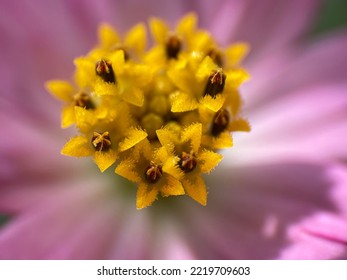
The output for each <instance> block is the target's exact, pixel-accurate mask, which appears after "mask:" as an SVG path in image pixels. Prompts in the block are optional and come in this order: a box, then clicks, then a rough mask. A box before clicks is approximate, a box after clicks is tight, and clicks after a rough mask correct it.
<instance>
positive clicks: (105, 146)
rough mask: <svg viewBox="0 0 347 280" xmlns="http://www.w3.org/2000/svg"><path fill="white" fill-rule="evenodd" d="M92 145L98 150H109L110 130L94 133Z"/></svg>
mask: <svg viewBox="0 0 347 280" xmlns="http://www.w3.org/2000/svg"><path fill="white" fill-rule="evenodd" d="M92 145H93V147H94V149H95V150H96V151H98V152H107V151H108V150H109V149H110V147H111V138H110V134H109V132H108V131H105V132H104V133H98V132H94V133H93V138H92Z"/></svg>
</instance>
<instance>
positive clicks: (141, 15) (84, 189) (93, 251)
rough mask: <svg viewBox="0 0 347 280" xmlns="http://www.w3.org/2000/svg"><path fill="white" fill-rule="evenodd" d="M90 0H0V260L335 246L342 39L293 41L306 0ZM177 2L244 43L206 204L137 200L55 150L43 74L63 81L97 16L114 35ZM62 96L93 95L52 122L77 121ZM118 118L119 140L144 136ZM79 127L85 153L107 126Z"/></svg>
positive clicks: (170, 15) (299, 33) (312, 6)
mask: <svg viewBox="0 0 347 280" xmlns="http://www.w3.org/2000/svg"><path fill="white" fill-rule="evenodd" d="M94 2H95V3H94ZM94 2H93V3H92V2H91V1H90V2H89V1H78V0H76V1H69V2H68V1H59V2H57V1H55V2H54V1H52V2H50V1H36V2H35V4H33V3H32V2H24V4H21V6H19V5H18V4H16V3H12V2H9V3H6V4H5V3H4V4H1V5H2V6H3V7H2V9H1V13H2V14H1V29H2V31H3V33H4V35H3V36H4V38H3V40H2V41H3V42H2V45H1V47H0V48H1V54H2V65H1V68H0V71H1V75H2V85H1V86H2V91H1V99H0V106H1V107H0V108H1V110H0V116H1V123H2V124H4V126H3V127H4V128H5V129H4V130H3V133H2V138H1V141H0V149H1V150H0V152H1V159H0V167H1V168H0V172H1V174H0V175H1V176H0V213H2V216H1V220H2V221H3V222H2V226H1V228H0V258H3V259H23V258H24V259H105V258H106V259H107V258H110V259H143V258H156V259H161V258H165V259H224V258H226V259H276V258H277V259H336V258H340V259H341V258H342V259H343V258H346V257H347V253H346V242H347V239H346V236H347V215H346V214H347V208H346V200H347V197H346V194H347V192H346V190H345V189H346V180H347V173H346V167H345V164H344V161H345V159H346V152H347V149H346V145H345V144H344V142H345V141H344V136H345V135H346V127H347V126H346V125H347V123H346V120H347V118H346V117H347V116H346V114H347V110H346V105H347V96H346V94H345V92H346V87H347V84H346V80H347V79H346V78H347V77H346V76H347V71H346V70H347V69H346V65H347V64H346V62H347V55H346V52H345V49H346V45H347V37H346V34H345V33H344V32H341V33H337V34H334V36H332V35H331V36H330V37H325V38H322V39H320V40H316V41H305V40H304V39H303V35H304V34H305V32H306V31H307V30H308V28H309V27H310V23H312V21H313V19H314V16H315V15H316V12H317V8H318V7H319V5H317V4H318V2H317V1H313V0H305V1H302V0H301V1H281V3H279V2H278V1H274V0H266V1H261V2H260V1H251V0H249V1H236V0H235V1H213V2H212V1H170V2H167V3H165V5H164V4H163V1H154V0H153V1H146V2H144V1H123V2H122V1H94ZM134 7H136V9H134ZM191 11H194V12H195V13H196V14H197V16H198V18H199V25H200V26H201V27H203V28H205V29H206V30H208V31H209V32H210V33H211V34H212V35H213V37H214V38H215V40H216V41H217V42H218V43H219V44H220V45H221V46H223V47H226V46H227V45H229V44H230V43H233V42H235V43H237V42H247V43H248V44H249V45H250V46H251V50H252V51H251V52H250V54H249V55H248V57H247V58H246V60H245V62H244V67H245V68H246V69H247V71H248V72H249V73H250V74H251V77H252V80H251V81H250V82H248V83H247V84H245V85H242V86H241V91H242V97H243V99H244V104H245V108H244V110H243V115H245V116H247V118H249V121H250V123H251V125H252V130H251V132H250V133H245V134H241V133H239V134H235V135H234V134H233V138H234V139H233V140H234V147H232V148H231V149H228V150H225V151H223V157H224V159H223V161H221V162H220V164H219V166H218V168H216V169H215V170H214V171H213V172H212V173H211V175H209V176H208V177H206V179H205V180H206V185H207V186H208V201H207V205H206V206H201V205H200V204H199V203H196V202H195V201H193V200H191V199H189V198H188V197H185V196H179V197H176V196H175V197H171V196H170V197H167V198H164V199H159V200H158V201H156V202H155V203H153V204H152V205H151V206H150V207H147V208H145V209H143V210H137V209H136V207H135V204H134V201H135V197H136V187H135V186H133V185H132V184H130V183H129V182H128V181H127V180H124V179H121V178H120V177H116V176H115V174H114V170H108V169H107V167H106V166H103V164H98V167H99V168H98V167H96V166H95V165H93V164H92V163H91V161H88V160H83V159H73V158H68V157H63V156H61V155H60V150H61V148H62V146H63V145H64V143H66V142H67V141H68V140H69V139H70V137H71V135H73V133H74V131H73V129H70V128H69V129H67V130H61V129H60V128H59V127H60V124H61V119H60V115H59V114H60V110H61V108H60V104H59V103H58V102H56V101H55V100H53V98H51V96H49V94H48V93H47V92H46V90H45V89H44V83H45V82H46V81H47V80H52V79H56V78H57V77H60V78H61V79H64V80H69V79H71V73H73V71H74V65H73V64H72V61H73V60H74V58H75V57H78V56H82V55H85V54H86V53H87V52H88V51H89V50H90V49H91V48H92V47H93V46H94V45H95V44H96V43H97V38H96V34H97V27H98V26H99V24H100V23H101V22H108V23H109V24H110V25H111V26H113V27H115V28H117V30H118V31H119V32H120V33H121V34H126V32H127V31H128V30H130V29H131V28H132V27H134V26H135V27H134V28H139V27H138V25H137V24H138V23H139V22H147V20H148V19H149V18H150V17H158V18H162V19H164V20H165V21H166V22H168V23H169V24H170V25H171V26H172V28H174V26H175V23H177V22H178V21H179V19H180V18H182V17H183V16H184V15H185V14H187V13H188V12H191ZM155 39H156V38H155ZM130 42H131V40H130ZM159 43H160V42H159ZM128 45H129V46H132V45H131V43H129V44H128ZM133 47H134V52H135V53H136V52H137V53H139V54H141V52H142V51H143V46H141V45H133ZM159 47H160V46H159ZM117 53H118V54H119V53H121V54H122V53H123V58H124V59H125V57H126V56H125V55H124V52H123V51H120V52H119V51H118V52H117ZM115 59H119V57H118V58H117V57H116V58H115ZM84 62H85V61H84ZM106 62H107V61H104V62H103V63H104V66H105V63H106ZM85 63H88V62H85ZM106 66H107V64H106ZM106 68H107V67H106ZM117 71H118V70H117ZM124 71H126V70H124ZM122 73H124V72H122ZM122 73H116V77H117V76H118V75H122ZM142 74H143V75H146V74H147V73H146V72H145V73H143V72H142ZM140 78H141V77H139V83H137V84H138V85H141V81H142V80H141V79H140ZM82 80H83V79H82ZM88 81H89V80H88ZM109 82H112V80H109ZM139 90H141V86H139V87H138V89H137V90H135V91H134V92H135V93H134V94H135V95H134V96H137V97H138V99H136V98H135V99H132V100H136V101H135V102H136V104H138V103H141V102H142V101H141V100H142V99H141V95H138V94H136V92H137V93H138V91H139ZM124 98H125V99H126V97H124ZM76 100H77V101H78V102H82V103H83V102H84V103H83V104H85V106H83V108H87V107H92V106H93V105H91V103H88V100H87V101H86V98H85V96H83V95H82V96H81V95H80V96H78V98H77V99H76V98H75V99H70V103H69V102H66V104H65V107H64V108H65V109H63V110H65V112H68V113H67V114H66V115H67V116H70V117H67V118H65V119H64V118H63V120H65V122H64V121H63V122H62V125H63V126H64V127H68V126H69V125H70V124H72V123H74V122H78V120H79V118H77V117H76V116H77V113H76V115H73V114H71V111H72V108H75V107H76V106H71V104H72V103H71V102H75V101H76ZM125 101H126V102H128V101H129V100H125ZM198 101H199V100H197V101H196V102H198ZM136 104H135V105H136ZM74 105H76V104H75V103H74ZM77 107H78V106H77ZM81 108H82V107H81ZM177 108H179V106H177ZM73 110H75V109H73ZM78 110H79V109H77V111H78ZM97 110H98V109H95V111H96V114H100V115H104V114H108V113H110V112H108V111H107V110H106V111H107V112H106V113H105V112H103V111H97ZM79 111H81V110H79ZM69 112H70V114H69ZM83 112H84V111H83ZM110 114H111V115H112V112H111V113H110ZM122 116H124V117H125V118H126V114H122ZM124 123H126V120H125V121H124ZM81 126H82V127H83V124H82V125H81ZM83 128H85V127H83ZM83 128H82V130H81V131H84V130H83ZM129 129H130V132H131V131H132V132H131V133H130V134H129V135H124V137H125V138H127V137H128V139H129V137H130V139H131V135H134V134H136V133H139V134H136V135H137V137H135V138H136V139H138V138H141V137H143V135H144V134H143V132H139V130H136V128H131V127H129ZM131 129H133V130H131ZM164 130H165V128H164ZM85 131H86V134H88V135H89V134H90V135H92V138H93V141H96V142H95V143H94V142H93V145H95V147H96V148H97V149H96V151H93V150H89V151H86V153H87V152H88V153H90V152H93V153H95V155H94V160H95V161H96V162H98V156H97V155H96V154H97V152H101V151H102V150H104V149H105V148H104V147H106V146H107V145H108V143H109V142H108V141H109V138H110V139H112V138H113V135H112V134H111V132H109V133H106V134H105V132H98V134H94V131H89V130H85ZM146 131H147V130H146ZM115 135H119V134H118V133H115ZM139 135H141V137H140V136H139ZM119 137H120V136H119ZM122 137H123V136H122ZM122 139H123V138H122ZM88 141H89V140H88ZM122 141H124V140H120V143H123V145H124V147H126V146H127V145H128V142H126V143H125V142H122ZM130 142H131V141H130ZM124 143H125V144H124ZM125 150H126V149H124V151H125ZM108 152H109V155H110V156H109V157H108V159H109V158H111V159H112V160H115V158H116V157H117V156H118V155H116V152H115V151H113V150H112V148H110V149H108ZM141 152H143V153H144V154H146V148H145V147H140V148H139V151H138V152H136V153H135V152H134V153H135V154H140V153H141ZM166 152H167V154H166V153H165V151H164V152H163V154H164V155H165V156H164V158H165V159H166V158H168V157H169V156H170V153H171V151H166ZM195 152H196V153H197V151H195ZM188 155H189V153H188ZM190 155H192V154H190ZM173 157H174V156H173ZM102 162H103V163H104V161H102ZM137 162H140V160H138V161H137ZM112 163H113V162H112ZM112 163H111V164H112ZM108 164H109V162H108ZM108 164H106V165H108ZM106 169H107V170H106ZM100 170H101V171H104V170H106V171H105V172H104V173H100ZM121 173H122V172H121ZM167 176H172V177H175V176H174V175H173V174H172V172H171V174H169V175H167ZM125 177H127V176H125ZM128 177H129V176H128ZM168 178H169V177H168ZM167 180H169V179H167ZM170 180H171V179H170ZM203 204H204V203H203ZM146 206H147V205H146ZM140 208H141V207H140Z"/></svg>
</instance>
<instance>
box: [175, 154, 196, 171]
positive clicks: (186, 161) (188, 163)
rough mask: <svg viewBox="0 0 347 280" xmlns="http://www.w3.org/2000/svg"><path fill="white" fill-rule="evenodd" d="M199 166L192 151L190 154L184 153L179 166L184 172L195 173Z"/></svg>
mask: <svg viewBox="0 0 347 280" xmlns="http://www.w3.org/2000/svg"><path fill="white" fill-rule="evenodd" d="M197 164H198V161H197V159H196V156H195V154H194V152H193V151H190V153H186V152H182V156H181V158H180V162H179V165H180V168H181V169H182V170H183V171H184V172H186V173H187V172H191V171H193V170H194V169H195V167H196V166H197Z"/></svg>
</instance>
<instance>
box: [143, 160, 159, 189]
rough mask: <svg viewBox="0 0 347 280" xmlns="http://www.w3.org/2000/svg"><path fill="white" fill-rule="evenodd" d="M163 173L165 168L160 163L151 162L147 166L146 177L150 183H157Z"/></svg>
mask: <svg viewBox="0 0 347 280" xmlns="http://www.w3.org/2000/svg"><path fill="white" fill-rule="evenodd" d="M162 175H163V170H162V167H161V166H160V165H157V164H155V163H154V162H151V164H150V165H149V166H148V167H147V168H146V172H145V177H146V179H147V181H148V182H149V183H152V184H154V183H156V182H158V180H159V179H160V178H161V176H162Z"/></svg>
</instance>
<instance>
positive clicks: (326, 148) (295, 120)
mask: <svg viewBox="0 0 347 280" xmlns="http://www.w3.org/2000/svg"><path fill="white" fill-rule="evenodd" d="M346 87H347V84H335V85H329V86H323V85H318V86H311V87H310V88H304V89H302V90H301V91H296V92H292V94H291V95H285V96H283V97H282V98H281V99H279V100H275V101H273V102H272V103H270V104H269V105H265V106H264V107H263V108H259V109H258V110H257V111H256V112H255V113H253V114H252V116H251V117H250V123H251V126H252V130H251V132H250V133H247V134H242V135H240V134H235V137H234V138H235V139H234V140H235V147H234V148H233V149H231V150H230V151H228V152H226V154H227V156H226V160H227V161H236V162H239V163H243V164H245V163H247V162H249V163H252V162H253V163H255V162H268V161H272V162H273V161H276V160H279V159H294V160H295V159H298V158H301V159H306V160H308V159H311V160H315V159H322V158H323V159H324V158H343V157H346V156H347V146H346V145H345V144H344V143H345V140H344V138H345V135H346V132H347V130H346V127H347V110H346V108H347V95H346V94H345V93H346Z"/></svg>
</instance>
